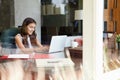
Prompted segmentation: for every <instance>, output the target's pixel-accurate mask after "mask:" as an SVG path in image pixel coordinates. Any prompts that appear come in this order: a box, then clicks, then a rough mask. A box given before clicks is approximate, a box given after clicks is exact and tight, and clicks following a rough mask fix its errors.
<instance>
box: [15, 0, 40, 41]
mask: <svg viewBox="0 0 120 80" xmlns="http://www.w3.org/2000/svg"><path fill="white" fill-rule="evenodd" d="M14 5H15V26H16V27H17V26H20V25H22V22H23V20H24V19H25V18H26V17H32V18H34V19H35V20H36V22H37V27H36V32H37V35H39V36H37V37H38V38H39V39H40V37H41V28H40V27H41V16H40V14H41V10H40V0H14Z"/></svg>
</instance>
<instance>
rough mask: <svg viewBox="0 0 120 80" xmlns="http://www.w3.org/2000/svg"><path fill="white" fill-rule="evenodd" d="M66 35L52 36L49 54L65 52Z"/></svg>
mask: <svg viewBox="0 0 120 80" xmlns="http://www.w3.org/2000/svg"><path fill="white" fill-rule="evenodd" d="M66 38H67V36H66V35H59V36H52V39H51V42H50V47H49V53H54V52H59V51H64V47H65V42H66Z"/></svg>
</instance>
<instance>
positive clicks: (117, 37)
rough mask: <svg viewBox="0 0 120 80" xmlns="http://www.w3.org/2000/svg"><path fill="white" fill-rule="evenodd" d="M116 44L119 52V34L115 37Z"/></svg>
mask: <svg viewBox="0 0 120 80" xmlns="http://www.w3.org/2000/svg"><path fill="white" fill-rule="evenodd" d="M116 42H117V46H118V50H120V34H117V35H116Z"/></svg>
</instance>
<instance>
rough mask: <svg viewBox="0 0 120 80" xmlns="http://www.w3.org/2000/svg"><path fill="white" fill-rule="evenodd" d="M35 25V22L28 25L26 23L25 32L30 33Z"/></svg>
mask: <svg viewBox="0 0 120 80" xmlns="http://www.w3.org/2000/svg"><path fill="white" fill-rule="evenodd" d="M35 27H36V24H35V23H30V24H29V25H27V30H26V32H27V34H28V35H32V33H33V32H34V31H35Z"/></svg>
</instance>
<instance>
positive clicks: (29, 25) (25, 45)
mask: <svg viewBox="0 0 120 80" xmlns="http://www.w3.org/2000/svg"><path fill="white" fill-rule="evenodd" d="M35 28H36V21H35V20H34V19H32V18H26V19H25V20H24V21H23V24H22V26H21V29H20V33H19V34H17V35H16V36H15V41H16V45H17V47H18V48H19V49H22V50H23V51H25V53H27V52H28V51H32V52H34V51H35V50H43V51H44V50H46V49H48V47H43V45H41V43H40V42H39V40H38V39H37V35H36V33H35Z"/></svg>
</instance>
